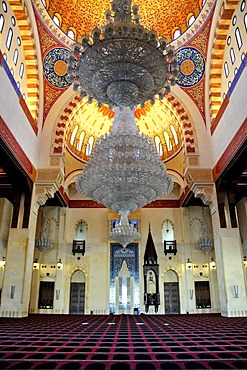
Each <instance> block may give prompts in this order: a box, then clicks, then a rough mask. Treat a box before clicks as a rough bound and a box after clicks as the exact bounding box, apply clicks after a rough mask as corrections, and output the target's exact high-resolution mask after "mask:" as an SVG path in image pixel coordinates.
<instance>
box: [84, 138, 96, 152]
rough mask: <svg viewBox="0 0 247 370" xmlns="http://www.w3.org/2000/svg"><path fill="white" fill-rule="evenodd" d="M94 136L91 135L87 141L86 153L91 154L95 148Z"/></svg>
mask: <svg viewBox="0 0 247 370" xmlns="http://www.w3.org/2000/svg"><path fill="white" fill-rule="evenodd" d="M93 143H94V136H90V137H89V139H88V142H87V147H86V155H90V154H91V152H92V149H93Z"/></svg>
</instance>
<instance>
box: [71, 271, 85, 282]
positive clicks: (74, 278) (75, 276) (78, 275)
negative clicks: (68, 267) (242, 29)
mask: <svg viewBox="0 0 247 370" xmlns="http://www.w3.org/2000/svg"><path fill="white" fill-rule="evenodd" d="M70 281H71V283H85V281H86V276H85V273H84V272H83V271H82V270H75V271H74V272H73V273H72V274H71V277H70Z"/></svg>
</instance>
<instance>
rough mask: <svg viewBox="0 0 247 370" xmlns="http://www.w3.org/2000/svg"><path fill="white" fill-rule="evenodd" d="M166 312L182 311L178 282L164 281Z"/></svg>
mask: <svg viewBox="0 0 247 370" xmlns="http://www.w3.org/2000/svg"><path fill="white" fill-rule="evenodd" d="M164 297H165V313H167V314H178V313H180V301H179V290H178V283H164Z"/></svg>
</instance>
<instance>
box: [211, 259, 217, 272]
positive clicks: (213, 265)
mask: <svg viewBox="0 0 247 370" xmlns="http://www.w3.org/2000/svg"><path fill="white" fill-rule="evenodd" d="M210 267H211V269H214V268H215V267H216V262H215V260H214V259H213V258H211V262H210Z"/></svg>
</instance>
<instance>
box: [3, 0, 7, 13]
mask: <svg viewBox="0 0 247 370" xmlns="http://www.w3.org/2000/svg"><path fill="white" fill-rule="evenodd" d="M2 7H3V11H4V12H5V13H7V11H8V8H7V4H6V1H3V2H2Z"/></svg>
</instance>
